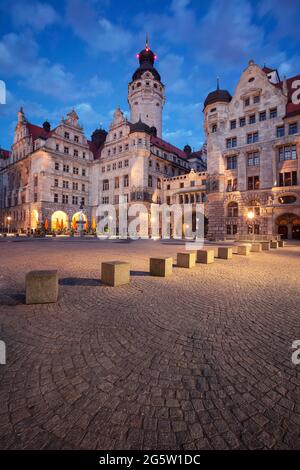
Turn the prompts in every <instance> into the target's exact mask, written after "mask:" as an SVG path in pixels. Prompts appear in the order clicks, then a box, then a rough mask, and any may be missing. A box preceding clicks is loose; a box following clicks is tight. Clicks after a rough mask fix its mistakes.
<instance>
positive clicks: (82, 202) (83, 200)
mask: <svg viewBox="0 0 300 470" xmlns="http://www.w3.org/2000/svg"><path fill="white" fill-rule="evenodd" d="M80 203H81V205H82V206H84V204H85V198H84V197H82V198H81V200H80Z"/></svg>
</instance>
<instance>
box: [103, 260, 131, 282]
mask: <svg viewBox="0 0 300 470" xmlns="http://www.w3.org/2000/svg"><path fill="white" fill-rule="evenodd" d="M101 281H102V282H103V283H104V284H107V285H108V286H112V287H117V286H122V285H123V284H128V283H129V282H130V264H129V263H126V262H124V261H106V262H105V263H102V264H101Z"/></svg>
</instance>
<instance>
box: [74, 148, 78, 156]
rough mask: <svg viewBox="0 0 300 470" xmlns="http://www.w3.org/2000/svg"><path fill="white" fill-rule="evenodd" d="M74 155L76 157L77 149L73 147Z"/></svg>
mask: <svg viewBox="0 0 300 470" xmlns="http://www.w3.org/2000/svg"><path fill="white" fill-rule="evenodd" d="M74 157H78V150H77V149H74Z"/></svg>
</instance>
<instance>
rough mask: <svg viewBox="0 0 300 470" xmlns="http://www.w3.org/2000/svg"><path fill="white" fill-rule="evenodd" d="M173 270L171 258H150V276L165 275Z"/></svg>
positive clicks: (168, 274)
mask: <svg viewBox="0 0 300 470" xmlns="http://www.w3.org/2000/svg"><path fill="white" fill-rule="evenodd" d="M172 272H173V258H168V257H163V258H150V274H151V275H152V276H160V277H166V276H170V275H171V274H172Z"/></svg>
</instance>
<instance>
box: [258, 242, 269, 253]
mask: <svg viewBox="0 0 300 470" xmlns="http://www.w3.org/2000/svg"><path fill="white" fill-rule="evenodd" d="M260 244H261V249H262V250H263V251H269V250H270V242H260Z"/></svg>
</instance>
